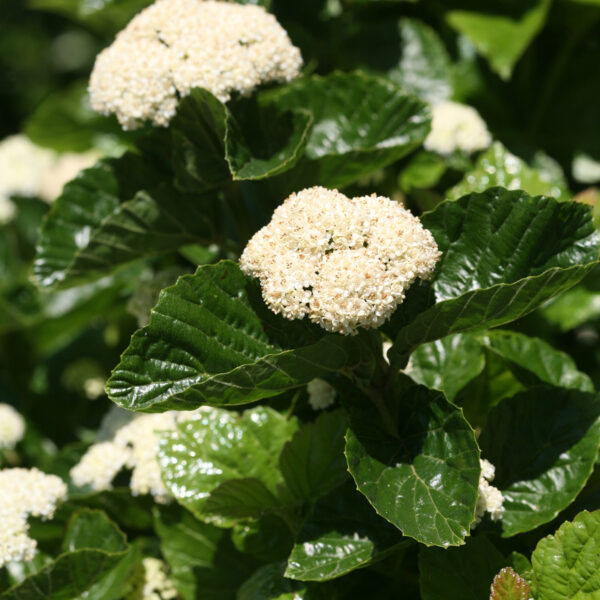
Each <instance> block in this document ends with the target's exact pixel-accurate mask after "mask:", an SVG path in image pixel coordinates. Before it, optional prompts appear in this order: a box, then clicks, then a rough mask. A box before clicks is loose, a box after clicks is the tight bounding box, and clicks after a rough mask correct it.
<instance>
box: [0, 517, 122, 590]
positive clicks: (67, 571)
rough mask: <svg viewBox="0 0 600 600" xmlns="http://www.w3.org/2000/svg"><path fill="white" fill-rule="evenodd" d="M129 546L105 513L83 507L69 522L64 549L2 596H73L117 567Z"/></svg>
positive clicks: (88, 587)
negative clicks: (54, 558) (52, 559)
mask: <svg viewBox="0 0 600 600" xmlns="http://www.w3.org/2000/svg"><path fill="white" fill-rule="evenodd" d="M128 550H129V546H128V545H127V542H126V539H125V536H124V535H123V533H122V532H121V531H120V530H119V529H118V528H117V527H116V525H114V524H113V523H112V522H111V521H109V519H108V518H107V517H106V515H104V513H102V512H100V511H91V510H84V511H81V512H79V513H76V514H75V515H74V516H73V518H72V520H71V521H70V523H69V526H68V529H67V532H66V534H65V538H64V542H63V553H62V554H61V555H60V556H59V557H58V558H57V559H56V560H54V561H52V562H51V563H49V564H47V565H46V566H44V567H43V568H42V569H40V570H39V571H38V572H36V573H33V574H32V575H30V576H29V577H27V578H25V579H24V580H23V581H22V582H21V583H19V584H17V585H15V586H13V587H12V588H10V589H8V590H7V591H5V592H4V593H2V594H0V598H2V600H22V599H23V598H27V600H37V599H38V598H39V599H40V600H41V599H44V600H46V599H47V598H52V600H72V599H73V598H77V597H79V595H80V594H84V593H85V592H86V590H89V589H90V588H91V587H92V586H93V585H94V584H95V583H97V582H98V581H99V580H100V579H101V578H103V577H104V576H106V575H107V573H109V572H110V571H111V570H112V569H113V568H115V567H116V566H117V565H118V563H119V561H120V560H121V559H123V558H124V557H125V555H126V554H127V551H128Z"/></svg>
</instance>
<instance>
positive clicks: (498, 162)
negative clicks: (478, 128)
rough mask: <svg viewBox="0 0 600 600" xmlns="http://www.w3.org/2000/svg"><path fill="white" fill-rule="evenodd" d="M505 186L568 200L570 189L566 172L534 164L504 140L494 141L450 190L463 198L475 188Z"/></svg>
mask: <svg viewBox="0 0 600 600" xmlns="http://www.w3.org/2000/svg"><path fill="white" fill-rule="evenodd" d="M493 186H502V187H504V188H506V189H509V190H524V191H526V192H527V193H528V194H531V195H532V196H537V195H538V194H539V195H545V196H551V197H553V198H556V199H557V200H566V199H568V198H569V189H568V187H567V182H566V181H565V178H564V176H563V175H562V173H561V174H560V176H556V175H554V174H550V173H548V172H547V171H543V170H541V169H536V168H534V167H530V166H528V165H527V163H525V162H524V161H523V160H521V159H520V158H518V157H517V156H515V155H514V154H511V153H510V152H509V151H508V150H507V149H506V148H505V147H504V146H503V145H502V144H501V143H500V142H494V143H493V144H492V146H491V148H490V149H489V150H487V151H486V152H484V153H483V154H482V155H481V156H480V157H479V158H478V159H477V164H476V165H475V168H474V169H473V170H472V171H468V172H467V173H466V174H465V176H464V178H463V179H462V181H460V182H459V183H457V184H456V185H455V186H454V187H453V188H452V189H450V190H448V191H447V192H446V197H447V198H450V199H456V198H461V197H462V196H465V195H466V194H469V193H471V192H484V191H485V190H487V189H488V188H490V187H493Z"/></svg>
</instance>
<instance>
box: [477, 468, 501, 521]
mask: <svg viewBox="0 0 600 600" xmlns="http://www.w3.org/2000/svg"><path fill="white" fill-rule="evenodd" d="M480 462H481V475H480V476H479V496H478V497H477V506H476V507H475V525H476V524H477V523H479V522H480V521H481V519H482V518H483V516H484V515H485V513H486V512H487V513H489V514H490V518H491V519H492V521H499V520H500V519H501V518H502V515H503V514H504V506H503V505H502V504H503V498H502V493H501V492H500V490H499V489H498V488H495V487H494V486H493V485H490V483H489V482H490V481H493V479H494V476H495V475H496V468H495V467H494V465H493V464H492V463H491V462H489V461H487V460H485V459H484V458H483V459H481V461H480Z"/></svg>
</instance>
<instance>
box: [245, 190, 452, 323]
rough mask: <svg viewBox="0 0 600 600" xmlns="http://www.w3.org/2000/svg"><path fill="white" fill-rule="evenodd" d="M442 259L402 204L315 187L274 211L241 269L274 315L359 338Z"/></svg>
mask: <svg viewBox="0 0 600 600" xmlns="http://www.w3.org/2000/svg"><path fill="white" fill-rule="evenodd" d="M439 256H440V253H439V251H438V248H437V245H436V243H435V240H434V239H433V236H432V235H431V233H430V232H429V231H427V230H426V229H424V228H423V226H422V225H421V222H420V221H419V219H418V218H417V217H415V216H413V215H412V214H411V213H410V212H409V211H407V210H405V209H404V208H403V207H402V206H401V205H400V204H399V203H397V202H394V201H392V200H390V199H389V198H384V197H381V196H375V195H374V194H373V195H372V196H364V197H360V198H348V197H346V196H345V195H344V194H342V193H340V192H338V191H337V190H328V189H325V188H322V187H313V188H309V189H306V190H303V191H301V192H298V193H297V194H292V195H291V196H290V197H289V198H287V200H285V202H284V203H283V204H282V205H281V206H279V207H278V208H277V209H276V210H275V212H274V214H273V218H272V219H271V222H270V223H269V224H268V225H267V226H265V227H263V228H262V229H261V230H260V231H258V232H257V233H256V234H255V235H254V237H253V238H252V239H251V240H250V242H248V245H247V246H246V249H245V250H244V253H243V254H242V257H241V258H240V265H241V268H242V270H243V271H244V272H245V273H246V274H248V275H252V276H254V277H258V278H259V279H260V283H261V287H262V294H263V298H264V300H265V302H266V303H267V305H268V306H269V307H270V308H271V310H272V311H273V312H275V313H277V314H282V315H283V316H284V317H286V318H288V319H301V318H303V317H305V316H308V317H309V318H310V320H311V321H314V322H315V323H318V324H319V325H320V326H321V327H323V328H324V329H326V330H327V331H332V332H339V333H343V334H345V335H354V334H356V333H357V330H358V328H359V327H364V328H375V327H379V326H380V325H381V324H382V323H383V322H384V321H385V320H386V319H387V318H388V317H389V316H390V315H391V314H392V313H393V312H394V310H395V309H396V307H397V306H398V304H399V303H401V302H402V301H403V300H404V295H405V292H406V290H407V289H408V287H409V286H410V285H411V284H412V283H413V282H414V281H415V279H417V277H420V278H427V277H429V276H430V275H431V274H432V272H433V269H434V267H435V264H436V262H437V260H438V258H439Z"/></svg>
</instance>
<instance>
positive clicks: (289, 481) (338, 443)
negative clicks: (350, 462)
mask: <svg viewBox="0 0 600 600" xmlns="http://www.w3.org/2000/svg"><path fill="white" fill-rule="evenodd" d="M346 428H347V424H346V418H345V415H344V413H343V412H342V411H339V410H337V411H333V412H327V413H324V414H322V415H320V416H319V417H318V418H317V420H316V421H314V422H313V423H308V424H306V425H305V426H304V427H302V429H300V430H299V431H297V432H296V433H295V434H294V437H293V438H292V439H291V440H290V441H289V442H287V443H286V445H285V446H284V447H283V451H282V453H281V456H280V458H279V467H280V469H281V472H282V474H283V477H284V479H285V482H286V485H287V487H288V489H289V490H290V491H291V492H292V494H293V495H294V496H295V497H296V498H302V499H304V500H306V501H308V502H314V501H315V500H317V499H318V498H319V497H321V496H324V495H325V494H327V493H329V492H330V491H332V490H334V489H335V488H336V487H338V486H340V485H341V484H342V483H344V482H345V481H346V480H347V478H348V472H347V470H346V459H345V457H344V434H345V433H346Z"/></svg>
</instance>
